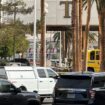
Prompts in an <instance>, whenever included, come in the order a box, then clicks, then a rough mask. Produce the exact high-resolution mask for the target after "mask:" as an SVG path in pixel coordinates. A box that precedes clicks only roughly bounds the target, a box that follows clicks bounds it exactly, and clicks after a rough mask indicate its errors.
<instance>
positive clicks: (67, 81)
mask: <svg viewBox="0 0 105 105" xmlns="http://www.w3.org/2000/svg"><path fill="white" fill-rule="evenodd" d="M90 85H91V78H90V77H80V76H78V77H76V76H72V77H62V78H59V79H58V83H57V85H56V87H57V88H78V89H80V88H81V89H88V88H89V87H90Z"/></svg>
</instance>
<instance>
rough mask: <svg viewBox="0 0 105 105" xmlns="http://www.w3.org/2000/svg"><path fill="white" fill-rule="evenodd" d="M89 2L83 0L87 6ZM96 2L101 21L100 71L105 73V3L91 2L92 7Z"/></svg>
mask: <svg viewBox="0 0 105 105" xmlns="http://www.w3.org/2000/svg"><path fill="white" fill-rule="evenodd" d="M87 1H88V0H83V2H84V5H86V3H87ZM94 2H96V7H97V11H98V19H99V38H100V70H102V71H105V35H104V34H105V29H104V27H105V22H104V21H105V15H104V14H105V1H104V0H91V5H92V4H93V3H94Z"/></svg>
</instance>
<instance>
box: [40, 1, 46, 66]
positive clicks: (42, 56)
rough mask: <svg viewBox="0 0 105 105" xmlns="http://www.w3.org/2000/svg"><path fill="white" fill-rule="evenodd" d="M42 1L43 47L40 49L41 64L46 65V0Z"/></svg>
mask: <svg viewBox="0 0 105 105" xmlns="http://www.w3.org/2000/svg"><path fill="white" fill-rule="evenodd" d="M40 2H41V49H40V66H45V62H44V61H45V56H44V53H46V52H45V43H44V42H45V13H44V12H45V11H44V10H45V6H44V3H45V0H40Z"/></svg>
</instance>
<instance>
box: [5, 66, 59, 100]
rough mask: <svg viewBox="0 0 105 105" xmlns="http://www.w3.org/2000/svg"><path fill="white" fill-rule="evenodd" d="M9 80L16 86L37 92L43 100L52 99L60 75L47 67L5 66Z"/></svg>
mask: <svg viewBox="0 0 105 105" xmlns="http://www.w3.org/2000/svg"><path fill="white" fill-rule="evenodd" d="M5 70H6V73H7V77H8V80H9V81H11V82H12V83H13V84H14V85H15V86H17V87H21V88H22V89H23V88H24V89H27V90H28V91H37V92H38V94H39V95H40V96H41V99H42V100H43V99H44V98H45V97H51V96H52V94H53V89H54V86H55V83H56V77H58V74H57V73H56V72H55V71H54V70H52V69H51V68H47V67H35V68H33V67H30V66H5Z"/></svg>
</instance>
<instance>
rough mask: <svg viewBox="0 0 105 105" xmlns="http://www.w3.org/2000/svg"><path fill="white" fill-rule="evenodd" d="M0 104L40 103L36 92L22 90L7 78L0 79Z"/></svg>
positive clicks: (34, 104) (21, 104)
mask: <svg viewBox="0 0 105 105" xmlns="http://www.w3.org/2000/svg"><path fill="white" fill-rule="evenodd" d="M0 105H40V97H39V95H38V94H37V93H35V92H26V91H21V90H20V89H18V88H16V87H15V86H14V85H13V84H11V83H10V82H8V81H7V80H5V79H0Z"/></svg>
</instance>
